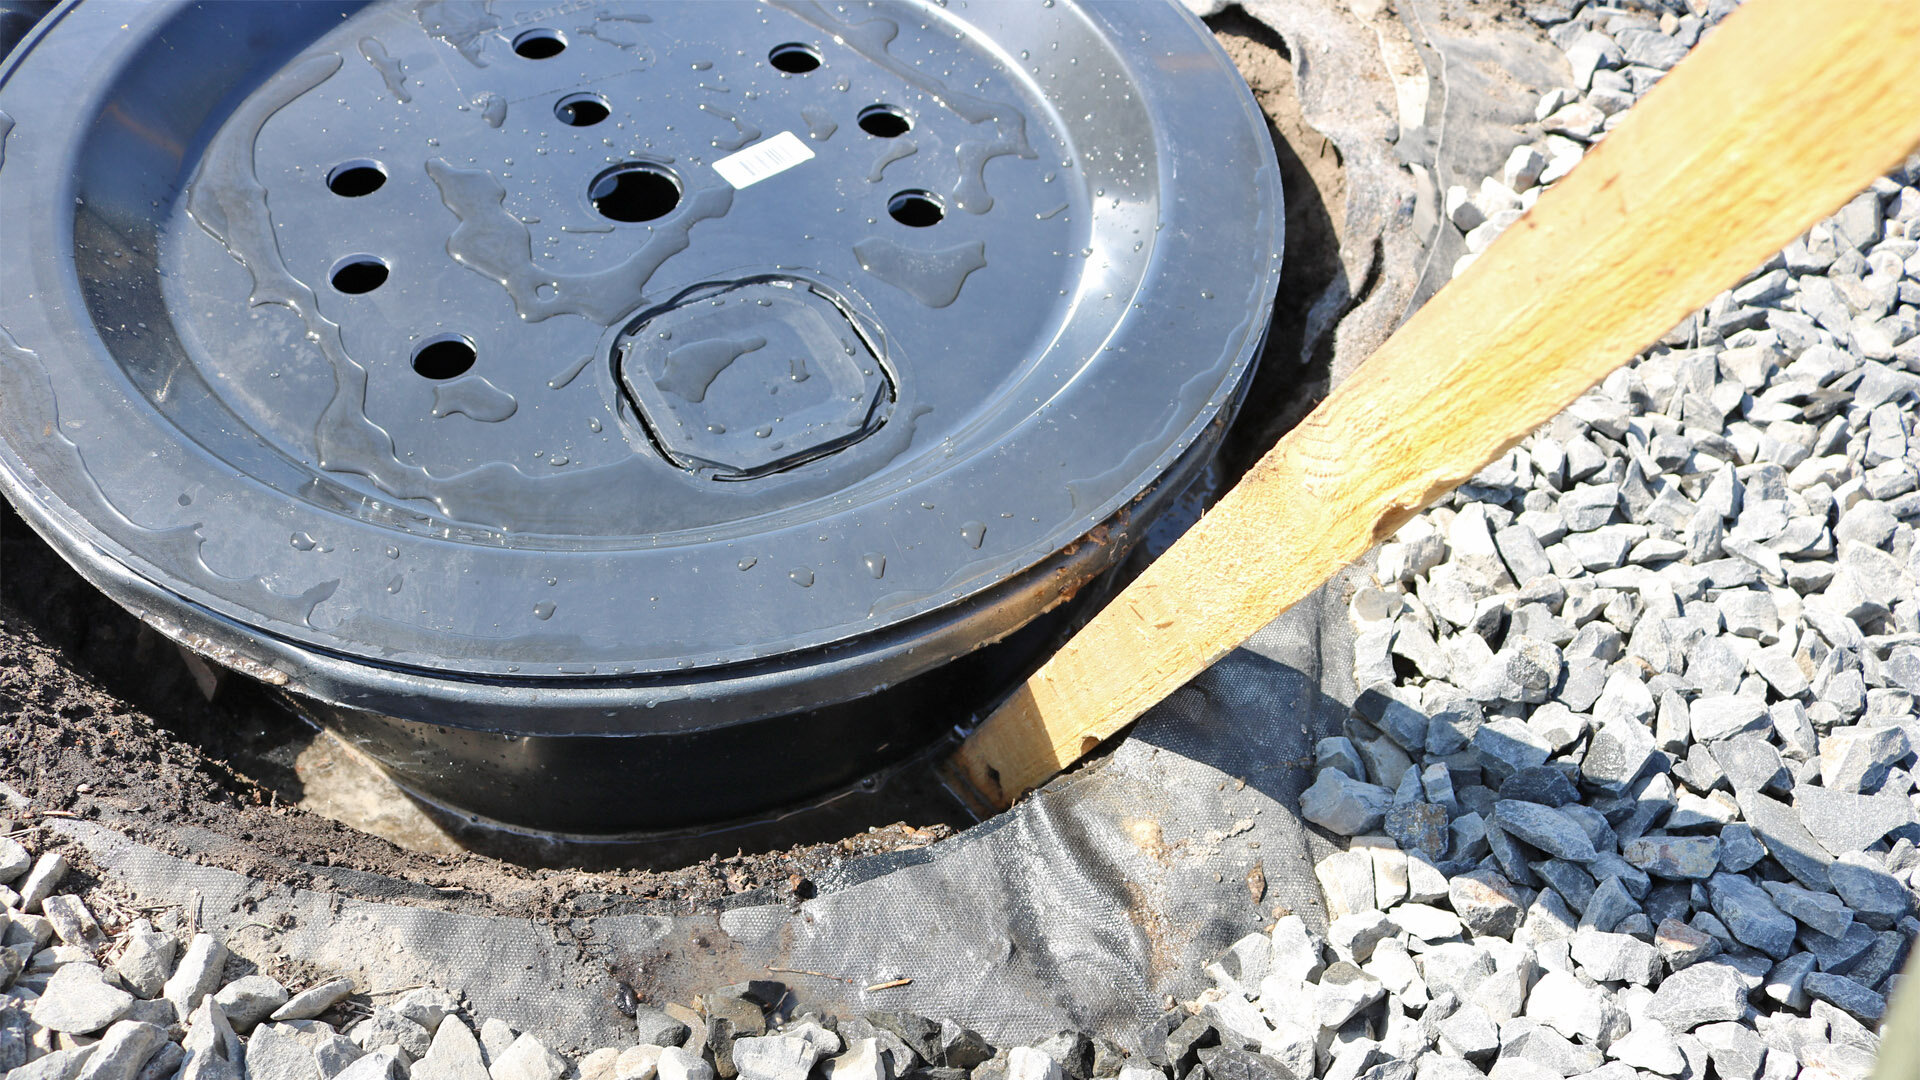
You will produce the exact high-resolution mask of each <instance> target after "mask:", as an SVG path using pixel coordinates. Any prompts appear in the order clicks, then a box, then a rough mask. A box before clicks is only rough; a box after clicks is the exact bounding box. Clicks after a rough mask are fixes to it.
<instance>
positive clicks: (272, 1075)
mask: <svg viewBox="0 0 1920 1080" xmlns="http://www.w3.org/2000/svg"><path fill="white" fill-rule="evenodd" d="M214 1002H215V1004H219V997H218V996H215V998H214ZM235 1030H236V1031H238V1030H239V1029H238V1028H237V1027H236V1028H235ZM246 1070H247V1080H321V1077H320V1063H319V1061H318V1060H316V1059H315V1058H314V1055H313V1051H312V1050H310V1049H308V1047H307V1045H306V1044H305V1043H304V1042H302V1041H301V1040H300V1039H299V1038H298V1037H297V1036H296V1035H295V1034H294V1033H293V1031H292V1029H290V1028H286V1027H283V1026H281V1025H279V1024H267V1025H265V1026H263V1027H260V1028H257V1029H256V1030H255V1031H254V1033H253V1035H252V1036H251V1037H249V1038H248V1039H247V1042H246Z"/></svg>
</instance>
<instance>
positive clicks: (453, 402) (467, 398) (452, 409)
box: [433, 375, 520, 424]
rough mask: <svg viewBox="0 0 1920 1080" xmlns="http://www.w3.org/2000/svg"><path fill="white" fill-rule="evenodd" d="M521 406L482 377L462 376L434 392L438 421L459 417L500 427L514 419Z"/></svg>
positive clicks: (435, 411) (443, 384)
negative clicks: (448, 417)
mask: <svg viewBox="0 0 1920 1080" xmlns="http://www.w3.org/2000/svg"><path fill="white" fill-rule="evenodd" d="M519 408H520V402H519V401H517V400H515V399H514V396H513V395H512V394H509V393H507V392H506V391H505V390H502V389H500V388H499V387H497V386H495V385H493V383H491V382H489V381H488V380H487V378H486V377H485V376H483V375H463V376H461V377H460V378H458V379H454V380H453V381H451V382H444V383H440V384H439V385H437V386H435V387H434V388H433V415H434V417H435V418H439V417H443V416H451V415H453V414H454V413H459V414H461V415H462V416H466V417H469V418H471V419H474V420H478V421H480V422H481V423H483V424H497V423H499V422H500V421H502V420H505V419H506V418H507V417H509V416H512V415H513V414H514V413H515V412H516V411H517V410H518V409H519Z"/></svg>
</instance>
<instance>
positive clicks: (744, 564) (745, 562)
mask: <svg viewBox="0 0 1920 1080" xmlns="http://www.w3.org/2000/svg"><path fill="white" fill-rule="evenodd" d="M759 561H760V560H759V559H756V558H754V557H753V556H751V555H749V556H747V557H746V558H744V559H741V560H740V563H739V566H740V569H742V570H751V569H753V568H754V566H755V565H756V564H757V563H759Z"/></svg>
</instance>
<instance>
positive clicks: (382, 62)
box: [360, 37, 413, 105]
mask: <svg viewBox="0 0 1920 1080" xmlns="http://www.w3.org/2000/svg"><path fill="white" fill-rule="evenodd" d="M360 55H361V56H364V57H366V58H367V63H369V64H372V65H373V69H374V70H375V71H378V72H379V73H380V79H381V81H382V82H385V83H386V84H387V91H388V92H389V93H391V94H392V95H393V96H394V97H396V98H399V99H400V104H402V105H405V104H406V103H408V102H410V101H412V100H413V95H412V94H411V93H408V92H407V69H406V66H405V65H404V64H402V63H400V58H399V57H396V56H392V55H389V54H388V52H387V47H386V46H385V45H382V44H380V42H379V41H378V40H376V39H374V38H370V37H364V38H361V39H360Z"/></svg>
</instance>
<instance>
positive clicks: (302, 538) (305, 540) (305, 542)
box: [289, 533, 315, 551]
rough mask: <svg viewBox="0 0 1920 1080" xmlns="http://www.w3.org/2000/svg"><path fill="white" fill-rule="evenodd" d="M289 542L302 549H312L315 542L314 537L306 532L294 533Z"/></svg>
mask: <svg viewBox="0 0 1920 1080" xmlns="http://www.w3.org/2000/svg"><path fill="white" fill-rule="evenodd" d="M289 542H290V543H292V544H293V546H294V547H295V548H297V549H298V550H300V551H312V550H313V548H314V544H315V541H314V539H313V537H311V536H308V535H307V534H306V533H294V534H293V536H292V537H291V538H290V539H289Z"/></svg>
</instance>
